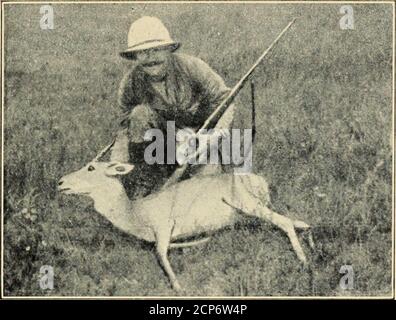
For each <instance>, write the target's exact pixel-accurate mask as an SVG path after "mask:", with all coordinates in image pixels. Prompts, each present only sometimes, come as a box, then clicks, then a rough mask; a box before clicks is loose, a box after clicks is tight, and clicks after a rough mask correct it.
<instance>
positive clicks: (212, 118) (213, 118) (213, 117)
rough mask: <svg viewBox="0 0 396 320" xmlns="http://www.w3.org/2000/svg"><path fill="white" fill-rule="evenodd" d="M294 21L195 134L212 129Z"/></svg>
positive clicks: (179, 171)
mask: <svg viewBox="0 0 396 320" xmlns="http://www.w3.org/2000/svg"><path fill="white" fill-rule="evenodd" d="M295 21H296V18H294V19H293V20H292V21H290V22H289V24H288V25H287V26H286V27H285V28H284V29H283V30H282V32H281V33H280V34H279V35H278V36H277V37H276V39H275V40H274V41H273V42H272V43H271V45H270V46H269V47H268V48H267V50H265V51H264V52H263V54H262V55H261V56H260V57H259V58H258V59H257V60H256V62H255V63H254V64H253V66H252V67H251V68H250V69H249V71H248V72H246V73H245V75H244V76H243V77H242V78H241V79H240V80H239V81H238V83H237V84H236V85H235V86H234V87H233V88H232V90H231V92H230V93H229V94H228V96H227V97H226V98H225V99H224V100H223V101H222V102H221V103H220V105H219V106H218V107H217V108H216V110H215V111H213V113H212V114H211V115H210V116H209V118H208V119H206V121H205V122H204V124H203V125H202V127H201V128H200V129H199V130H198V132H197V134H200V133H202V131H204V130H207V129H212V128H213V127H215V126H216V123H217V122H218V121H219V119H220V117H221V116H222V115H223V114H224V112H225V111H226V110H227V108H228V107H229V106H230V105H231V104H232V102H233V101H234V99H235V97H236V96H237V94H238V93H239V91H240V90H241V89H242V88H243V86H244V85H245V83H246V81H248V80H249V77H250V76H251V75H252V73H253V71H254V70H255V69H256V68H257V66H258V65H259V64H260V63H261V62H262V61H263V60H264V58H265V57H266V55H267V54H268V53H269V52H270V51H271V49H272V48H273V47H274V46H275V44H276V43H277V42H278V41H279V39H280V38H282V36H283V35H284V34H285V32H286V31H287V30H288V29H289V28H290V27H291V26H292V24H293V23H294V22H295ZM187 167H188V163H185V164H183V165H182V166H180V167H179V168H177V169H176V170H175V172H174V173H173V174H172V175H171V176H170V177H169V179H168V181H167V182H166V183H165V184H164V185H163V186H162V189H165V188H167V187H168V186H170V185H172V184H173V183H175V182H177V181H178V180H179V179H180V178H181V177H182V176H183V174H184V172H185V171H186V169H187Z"/></svg>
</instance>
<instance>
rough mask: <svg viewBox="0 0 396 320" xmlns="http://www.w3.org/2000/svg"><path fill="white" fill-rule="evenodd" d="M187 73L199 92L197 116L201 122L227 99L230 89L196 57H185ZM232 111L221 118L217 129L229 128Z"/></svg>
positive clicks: (231, 107) (230, 109)
mask: <svg viewBox="0 0 396 320" xmlns="http://www.w3.org/2000/svg"><path fill="white" fill-rule="evenodd" d="M186 65H187V68H188V73H189V74H190V77H191V78H192V81H193V82H194V83H195V85H196V87H197V89H198V91H199V101H198V102H199V103H200V105H201V106H200V109H199V110H198V112H197V116H198V117H199V119H200V120H201V121H202V124H203V122H205V120H206V119H207V118H208V117H209V116H210V115H211V114H212V112H213V111H214V110H215V109H216V108H217V107H218V106H219V105H220V103H221V102H222V101H223V100H224V99H225V98H226V97H227V95H228V94H229V93H230V91H231V89H230V88H228V87H227V86H226V84H225V83H224V80H223V79H222V77H221V76H220V75H218V74H217V73H216V72H215V71H214V70H213V69H212V68H211V67H210V66H209V65H208V64H207V63H206V62H204V61H202V60H201V59H199V58H196V57H186ZM233 109H234V107H233V106H232V105H231V106H230V107H229V110H227V111H226V113H225V114H224V115H223V117H221V119H220V120H219V122H218V125H217V126H216V127H217V128H229V127H230V126H231V122H232V119H233Z"/></svg>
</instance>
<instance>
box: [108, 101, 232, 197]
mask: <svg viewBox="0 0 396 320" xmlns="http://www.w3.org/2000/svg"><path fill="white" fill-rule="evenodd" d="M233 115H234V107H233V106H230V107H229V109H228V110H227V111H226V112H225V113H224V114H223V116H222V117H221V118H220V120H219V121H218V123H217V125H216V129H230V128H231V126H232V122H233ZM126 122H127V126H126V127H125V128H124V129H122V130H121V131H119V133H118V135H117V138H116V142H115V143H114V145H113V148H112V151H111V155H110V161H118V162H126V163H133V164H134V165H135V168H134V170H133V171H132V172H131V174H129V175H127V176H125V177H124V179H123V184H124V186H125V188H126V190H127V193H128V195H129V196H130V197H131V198H134V197H137V196H145V195H147V194H149V193H151V192H153V191H155V190H156V189H158V188H159V187H161V186H162V185H163V184H164V183H165V182H166V180H167V178H168V177H169V176H170V175H171V174H172V173H173V171H174V170H175V168H176V167H177V165H176V164H152V165H149V164H147V163H146V162H145V161H144V150H145V148H146V147H147V146H148V145H149V144H151V141H149V142H148V141H145V140H144V136H145V133H146V132H147V130H150V129H160V130H162V132H164V133H165V132H166V127H167V126H166V120H165V119H164V117H162V116H161V115H160V114H158V113H157V112H156V111H154V110H153V109H152V108H151V107H150V106H149V105H147V104H141V105H138V106H135V107H134V108H133V110H132V111H131V112H130V114H129V115H128V118H127V119H126ZM176 126H177V124H176ZM164 141H165V142H166V137H165V139H164ZM165 150H166V148H165ZM164 158H165V159H166V155H165V157H164ZM222 170H223V169H222V166H221V165H219V164H210V165H194V166H192V167H190V169H189V170H188V172H187V173H186V176H187V177H188V176H191V175H195V174H200V175H208V174H217V173H220V172H221V171H222Z"/></svg>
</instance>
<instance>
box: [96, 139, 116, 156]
mask: <svg viewBox="0 0 396 320" xmlns="http://www.w3.org/2000/svg"><path fill="white" fill-rule="evenodd" d="M115 142H116V139H113V141H112V142H111V143H110V144H109V145H108V146H106V147H104V148H103V150H102V151H100V152H99V153H98V155H97V156H96V157H95V158H94V159H93V161H99V160H100V159H101V158H102V157H103V156H104V155H105V154H106V153H107V152H108V151H109V150H110V149H111V147H112V146H113V145H114V143H115Z"/></svg>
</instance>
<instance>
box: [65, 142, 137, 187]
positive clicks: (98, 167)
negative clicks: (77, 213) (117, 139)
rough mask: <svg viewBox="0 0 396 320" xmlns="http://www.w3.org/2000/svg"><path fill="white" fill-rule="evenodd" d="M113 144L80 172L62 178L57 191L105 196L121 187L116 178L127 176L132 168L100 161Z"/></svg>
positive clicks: (118, 163) (124, 164) (125, 164)
mask: <svg viewBox="0 0 396 320" xmlns="http://www.w3.org/2000/svg"><path fill="white" fill-rule="evenodd" d="M113 144H114V141H113V143H111V144H110V145H108V146H107V147H106V148H104V149H103V150H102V151H101V152H100V153H99V154H98V155H97V156H96V157H95V158H94V159H93V160H92V161H91V162H90V163H88V164H87V165H86V166H84V167H83V168H81V169H80V170H78V171H75V172H72V173H70V174H68V175H66V176H64V177H62V178H61V179H60V180H59V183H58V190H59V191H60V192H62V193H64V194H84V195H91V194H98V193H102V194H105V192H108V191H111V190H113V191H116V190H118V189H119V187H122V184H121V182H120V181H119V179H118V176H121V175H126V174H128V173H129V172H131V171H132V170H133V168H134V166H133V165H132V164H127V163H120V162H101V161H100V159H101V158H102V157H103V156H104V155H105V154H106V153H107V151H108V150H109V149H110V148H111V147H112V146H113Z"/></svg>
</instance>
